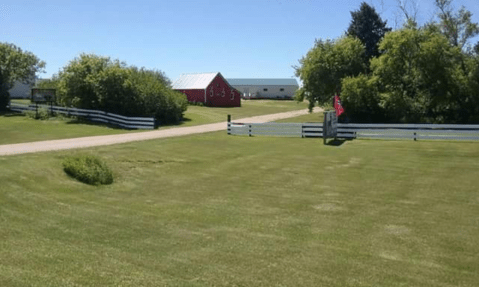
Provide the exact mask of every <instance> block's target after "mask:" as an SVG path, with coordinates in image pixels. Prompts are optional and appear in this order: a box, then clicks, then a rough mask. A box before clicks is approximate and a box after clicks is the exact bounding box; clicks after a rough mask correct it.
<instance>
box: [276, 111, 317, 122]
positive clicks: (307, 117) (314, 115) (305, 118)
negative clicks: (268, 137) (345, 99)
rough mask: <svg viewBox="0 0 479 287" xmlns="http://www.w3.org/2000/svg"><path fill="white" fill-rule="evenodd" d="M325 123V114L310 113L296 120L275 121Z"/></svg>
mask: <svg viewBox="0 0 479 287" xmlns="http://www.w3.org/2000/svg"><path fill="white" fill-rule="evenodd" d="M323 121H324V114H323V113H310V114H306V115H302V116H298V117H294V118H288V119H282V120H277V121H275V122H276V123H322V122H323Z"/></svg>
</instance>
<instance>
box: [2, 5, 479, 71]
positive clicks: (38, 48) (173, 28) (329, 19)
mask: <svg viewBox="0 0 479 287" xmlns="http://www.w3.org/2000/svg"><path fill="white" fill-rule="evenodd" d="M433 1H434V0H423V1H416V2H418V3H419V7H418V8H419V14H418V16H419V17H418V20H419V22H420V23H423V22H425V21H427V20H429V19H430V18H431V17H433V16H434V5H433ZM361 2H362V1H360V0H358V1H356V0H349V1H348V0H330V1H322V0H321V1H320V0H316V1H315V0H255V1H252V0H241V1H236V0H231V1H225V0H223V1H219V0H210V1H192V0H189V1H184V0H177V1H149V0H136V1H131V0H130V1H124V0H117V1H109V0H107V1H91V0H84V1H67V0H62V1H43V0H36V1H23V0H2V1H1V2H0V42H8V43H13V44H15V45H17V46H20V47H21V48H22V49H23V50H27V51H30V52H33V53H34V54H35V55H37V56H38V57H39V58H40V59H41V60H43V61H45V62H46V64H47V65H46V73H44V74H41V75H40V77H42V78H47V77H50V76H51V75H52V74H55V73H58V71H59V69H60V68H62V67H64V66H65V65H67V64H68V62H69V61H70V60H72V59H73V58H75V57H76V56H78V55H79V54H80V53H82V52H85V53H95V54H98V55H103V56H110V57H112V58H114V59H120V60H122V61H125V62H126V63H127V64H129V65H135V66H138V67H146V68H149V69H159V70H161V71H163V72H165V73H166V75H167V76H168V77H169V78H170V79H172V80H175V79H176V78H177V77H178V76H179V75H180V74H182V73H200V72H216V71H219V72H221V73H222V74H223V75H224V76H225V77H226V78H291V77H293V76H294V69H293V68H292V66H293V65H297V64H298V60H299V59H300V58H301V57H302V56H303V55H305V54H306V53H307V52H308V50H309V49H311V47H312V46H313V44H314V40H315V39H319V38H322V39H326V38H331V39H334V38H337V37H339V36H341V35H342V34H343V33H344V31H345V30H346V29H347V27H348V25H349V23H350V21H351V15H350V11H352V10H357V9H358V8H359V6H360V3H361ZM366 2H367V3H369V4H371V5H373V6H374V7H375V8H376V10H377V12H378V13H380V14H381V17H382V18H383V19H385V20H388V24H389V26H391V27H393V28H394V27H395V26H396V25H400V24H401V23H402V22H401V21H402V18H401V17H400V16H399V17H397V11H398V9H397V5H396V1H395V0H384V1H382V2H383V4H381V1H379V0H367V1H366ZM454 5H455V6H456V7H460V6H461V5H464V6H465V7H466V8H467V9H468V10H469V11H471V12H472V13H473V21H474V22H479V1H477V0H455V1H454ZM478 40H479V37H476V38H475V39H474V41H473V43H475V42H477V41H478Z"/></svg>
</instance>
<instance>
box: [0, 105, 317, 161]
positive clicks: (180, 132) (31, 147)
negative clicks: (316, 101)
mask: <svg viewBox="0 0 479 287" xmlns="http://www.w3.org/2000/svg"><path fill="white" fill-rule="evenodd" d="M322 111H323V109H321V108H318V107H316V108H315V109H314V110H313V112H315V113H318V112H322ZM307 113H308V111H307V110H301V111H291V112H284V113H277V114H269V115H262V116H256V117H249V118H243V119H237V120H236V119H235V120H234V121H235V122H241V123H265V122H272V121H276V120H280V119H286V118H292V117H296V116H300V115H304V114H307ZM221 130H225V132H226V122H221V123H214V124H207V125H199V126H192V127H184V128H170V129H164V130H154V131H147V132H140V133H130V134H120V135H107V136H93V137H82V138H73V139H62V140H49V141H39V142H29V143H19V144H8V145H0V156H5V155H16V154H24V153H34V152H42V151H54V150H65V149H76V148H87V147H94V146H103V145H112V144H119V143H127V142H133V141H144V140H150V139H157V138H167V137H177V136H184V135H192V134H199V133H207V132H215V131H221Z"/></svg>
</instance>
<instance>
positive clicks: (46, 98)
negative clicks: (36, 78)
mask: <svg viewBox="0 0 479 287" xmlns="http://www.w3.org/2000/svg"><path fill="white" fill-rule="evenodd" d="M55 92H56V90H55V89H32V99H31V100H32V102H34V103H53V102H55V99H56V98H55Z"/></svg>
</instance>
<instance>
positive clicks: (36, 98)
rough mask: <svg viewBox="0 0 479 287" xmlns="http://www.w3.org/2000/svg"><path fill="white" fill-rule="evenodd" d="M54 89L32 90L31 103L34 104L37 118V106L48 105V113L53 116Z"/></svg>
mask: <svg viewBox="0 0 479 287" xmlns="http://www.w3.org/2000/svg"><path fill="white" fill-rule="evenodd" d="M55 94H56V90H55V89H32V98H31V102H32V103H35V111H36V114H37V117H38V104H39V103H40V104H42V103H47V104H48V103H50V112H51V114H52V116H53V103H54V102H55V101H56V97H55Z"/></svg>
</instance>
